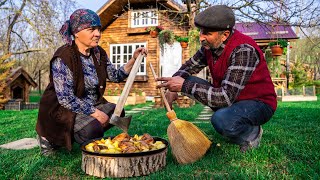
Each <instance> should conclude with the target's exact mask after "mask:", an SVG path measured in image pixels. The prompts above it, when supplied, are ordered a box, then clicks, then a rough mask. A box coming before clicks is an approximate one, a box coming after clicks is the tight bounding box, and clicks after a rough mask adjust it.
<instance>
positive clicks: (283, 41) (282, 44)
mask: <svg viewBox="0 0 320 180" xmlns="http://www.w3.org/2000/svg"><path fill="white" fill-rule="evenodd" d="M274 45H280V47H281V48H285V47H287V46H288V41H287V40H286V39H278V40H277V41H273V42H269V47H271V46H274Z"/></svg>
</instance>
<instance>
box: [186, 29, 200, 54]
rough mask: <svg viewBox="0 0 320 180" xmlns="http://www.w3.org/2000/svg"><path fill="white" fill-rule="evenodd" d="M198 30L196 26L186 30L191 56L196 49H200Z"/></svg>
mask: <svg viewBox="0 0 320 180" xmlns="http://www.w3.org/2000/svg"><path fill="white" fill-rule="evenodd" d="M199 35H200V32H199V29H198V28H195V29H191V30H189V32H188V37H189V55H190V57H192V56H193V55H194V54H195V53H196V52H197V51H198V49H200V41H199V38H200V36H199Z"/></svg>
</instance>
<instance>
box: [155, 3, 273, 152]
mask: <svg viewBox="0 0 320 180" xmlns="http://www.w3.org/2000/svg"><path fill="white" fill-rule="evenodd" d="M194 22H195V25H196V26H197V27H198V28H200V41H201V45H202V47H201V48H200V49H199V50H198V51H197V52H196V54H195V55H194V56H193V57H192V58H190V59H189V60H188V61H187V62H186V63H185V64H183V65H182V66H181V67H180V69H179V70H178V71H177V72H176V73H175V74H174V75H173V77H162V78H158V81H162V84H160V85H159V86H158V88H160V87H165V88H167V89H168V90H169V92H167V94H166V96H167V98H168V101H169V103H170V104H171V105H172V102H173V101H174V100H175V99H176V98H177V92H182V93H184V94H185V95H187V96H189V97H191V98H194V99H196V100H197V101H199V102H201V103H202V104H204V105H207V106H209V107H211V108H212V109H213V110H214V111H215V113H214V114H213V116H212V117H211V123H212V125H213V127H214V128H215V130H216V131H217V132H218V133H220V134H221V135H222V136H225V137H227V138H228V139H229V140H230V141H231V142H233V143H235V144H238V145H240V151H241V152H246V151H247V150H248V149H250V148H256V147H258V145H259V143H260V139H261V136H262V133H263V130H262V128H261V125H262V124H264V123H266V122H267V121H269V120H270V118H271V117H272V115H273V114H274V112H275V110H276V107H277V100H276V94H275V91H274V86H273V84H272V81H271V77H270V73H269V70H268V68H267V64H266V60H265V58H264V56H263V52H262V51H261V49H260V48H259V46H258V45H257V44H256V43H255V41H254V40H253V39H252V38H250V37H248V36H246V35H244V34H242V33H240V32H239V31H237V30H235V29H233V26H234V25H235V16H234V13H233V11H232V10H231V9H230V8H229V7H227V6H225V5H217V6H212V7H209V8H207V9H206V10H204V11H203V12H201V13H199V14H198V15H197V16H196V17H195V20H194ZM206 66H208V67H209V69H210V73H211V76H212V83H211V84H210V83H209V82H207V81H205V80H203V79H200V78H198V77H194V76H191V75H192V74H197V73H198V72H200V71H201V70H202V69H203V68H205V67H206Z"/></svg>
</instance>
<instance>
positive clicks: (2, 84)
mask: <svg viewBox="0 0 320 180" xmlns="http://www.w3.org/2000/svg"><path fill="white" fill-rule="evenodd" d="M10 56H11V54H6V55H1V56H0V109H3V107H4V104H5V103H7V101H8V99H7V98H6V95H5V88H6V86H7V84H6V79H7V77H8V75H9V73H10V68H11V67H13V65H14V63H15V61H10V60H9V58H10Z"/></svg>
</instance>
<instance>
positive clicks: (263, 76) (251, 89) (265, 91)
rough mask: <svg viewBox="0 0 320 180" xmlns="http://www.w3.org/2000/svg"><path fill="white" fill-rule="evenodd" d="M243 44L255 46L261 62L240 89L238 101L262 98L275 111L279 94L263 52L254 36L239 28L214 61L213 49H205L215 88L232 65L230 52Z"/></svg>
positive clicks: (219, 85) (219, 84)
mask: <svg viewBox="0 0 320 180" xmlns="http://www.w3.org/2000/svg"><path fill="white" fill-rule="evenodd" d="M241 44H249V45H251V46H253V47H254V48H255V49H256V50H257V51H258V53H259V57H260V62H259V64H258V65H257V67H256V69H255V70H254V72H253V73H252V76H251V78H250V79H249V81H248V82H247V84H245V88H244V89H243V90H242V91H240V94H239V95H238V97H237V98H236V101H241V100H260V101H262V102H264V103H266V104H268V105H270V106H271V108H272V109H273V110H274V111H275V110H276V108H277V96H276V93H275V91H274V86H273V83H272V80H271V77H270V73H269V70H268V67H267V63H266V60H265V58H264V55H263V52H262V51H261V49H260V48H259V46H258V45H257V43H256V42H255V41H254V40H253V39H252V38H250V37H249V36H246V35H244V34H242V33H240V32H239V31H237V30H235V31H234V34H233V35H232V36H231V37H230V39H229V40H228V42H227V44H226V46H225V48H224V50H223V52H222V54H221V55H220V56H219V58H218V59H217V60H216V61H214V59H213V56H212V53H211V51H210V50H205V55H206V59H207V63H208V66H209V69H210V72H211V76H212V84H213V86H214V87H215V88H219V87H221V82H222V80H223V79H224V75H225V74H226V72H227V69H228V67H229V66H230V54H231V53H232V51H233V50H234V49H235V48H236V47H237V46H239V45H241ZM214 62H215V63H214Z"/></svg>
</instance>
